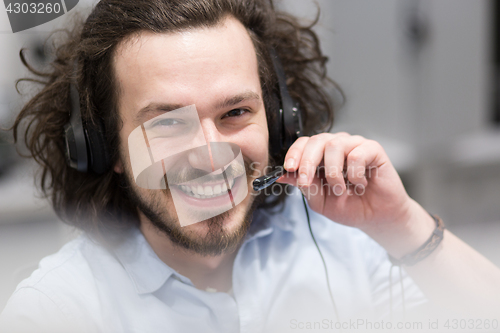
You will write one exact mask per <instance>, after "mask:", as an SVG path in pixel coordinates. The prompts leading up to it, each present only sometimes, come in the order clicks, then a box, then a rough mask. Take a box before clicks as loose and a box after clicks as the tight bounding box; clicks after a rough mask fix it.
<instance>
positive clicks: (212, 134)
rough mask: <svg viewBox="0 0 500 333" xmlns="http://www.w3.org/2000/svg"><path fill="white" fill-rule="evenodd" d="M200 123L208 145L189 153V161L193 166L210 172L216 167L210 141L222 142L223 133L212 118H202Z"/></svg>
mask: <svg viewBox="0 0 500 333" xmlns="http://www.w3.org/2000/svg"><path fill="white" fill-rule="evenodd" d="M200 125H201V129H200V130H201V131H202V132H203V137H204V138H205V144H206V145H203V146H202V147H199V148H198V149H193V151H191V152H190V153H189V155H188V161H189V164H190V165H191V167H193V168H195V169H200V170H203V171H206V172H208V173H210V172H213V171H215V169H216V166H215V164H214V157H213V155H212V149H211V146H210V143H211V142H220V139H221V135H220V133H219V130H218V129H217V126H216V125H215V124H214V122H213V120H211V119H200Z"/></svg>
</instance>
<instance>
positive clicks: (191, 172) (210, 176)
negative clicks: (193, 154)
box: [166, 161, 250, 185]
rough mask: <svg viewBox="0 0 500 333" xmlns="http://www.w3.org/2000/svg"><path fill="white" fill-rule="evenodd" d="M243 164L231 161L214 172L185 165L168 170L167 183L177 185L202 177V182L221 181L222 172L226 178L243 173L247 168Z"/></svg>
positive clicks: (222, 178) (235, 176)
mask: <svg viewBox="0 0 500 333" xmlns="http://www.w3.org/2000/svg"><path fill="white" fill-rule="evenodd" d="M244 164H245V165H241V164H240V163H238V162H233V163H231V164H230V165H229V166H228V167H227V168H226V169H224V170H222V169H217V170H215V171H214V172H216V171H218V170H220V171H221V172H220V173H216V174H214V172H207V171H206V170H201V169H196V168H191V167H185V168H180V169H175V170H171V171H168V172H167V174H166V178H167V179H168V183H169V185H178V184H182V183H187V182H190V181H192V180H195V179H198V178H201V177H203V181H204V182H214V183H215V182H222V181H224V179H225V178H224V174H225V177H227V178H233V179H234V178H237V177H240V176H242V175H244V174H245V171H246V170H249V169H250V167H249V165H248V166H247V164H248V163H247V162H246V161H245V162H244Z"/></svg>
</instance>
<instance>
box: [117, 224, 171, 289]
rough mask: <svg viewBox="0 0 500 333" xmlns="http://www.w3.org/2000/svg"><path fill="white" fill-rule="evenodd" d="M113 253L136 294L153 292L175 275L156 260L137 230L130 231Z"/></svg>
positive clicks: (155, 256) (161, 262) (159, 260)
mask: <svg viewBox="0 0 500 333" xmlns="http://www.w3.org/2000/svg"><path fill="white" fill-rule="evenodd" d="M114 252H115V255H116V256H117V258H118V260H119V261H120V263H121V264H122V266H123V267H124V269H125V270H126V271H127V273H128V274H129V276H130V278H131V279H132V281H133V283H134V285H135V289H136V291H137V293H138V294H146V293H153V292H155V291H156V290H158V289H159V288H160V287H161V286H162V285H163V284H164V283H165V281H167V280H168V278H170V276H171V275H172V274H177V273H176V272H175V271H174V270H173V269H172V268H170V267H169V266H168V265H167V264H165V263H164V262H163V261H161V259H160V258H158V256H157V255H156V253H155V252H154V251H153V249H152V248H151V246H150V245H149V243H148V242H147V241H146V239H145V238H144V236H143V234H142V233H141V232H140V230H139V229H138V228H133V229H131V230H130V232H129V233H128V235H127V236H126V238H125V239H124V240H123V241H122V242H120V244H119V245H117V246H116V247H115V249H114Z"/></svg>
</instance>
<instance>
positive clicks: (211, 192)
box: [178, 179, 235, 199]
mask: <svg viewBox="0 0 500 333" xmlns="http://www.w3.org/2000/svg"><path fill="white" fill-rule="evenodd" d="M228 183H229V189H232V188H233V187H234V183H235V180H234V179H230V180H229V182H228ZM178 188H179V189H180V190H182V191H183V192H184V193H186V194H187V195H189V196H191V197H195V198H201V199H208V198H213V197H217V196H220V195H224V194H226V193H227V192H228V186H227V185H226V182H223V183H222V184H217V185H213V186H209V185H205V186H201V185H192V186H186V185H179V187H178Z"/></svg>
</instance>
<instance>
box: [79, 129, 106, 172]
mask: <svg viewBox="0 0 500 333" xmlns="http://www.w3.org/2000/svg"><path fill="white" fill-rule="evenodd" d="M85 134H86V136H87V143H88V146H89V147H88V148H89V149H88V150H89V152H90V162H89V169H90V170H92V171H93V172H94V173H96V174H98V175H102V174H103V173H105V172H106V171H108V169H109V168H110V167H111V156H110V154H109V148H108V144H107V141H106V138H105V135H104V125H103V124H102V122H97V123H96V124H95V125H92V124H90V123H87V124H86V126H85Z"/></svg>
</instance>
